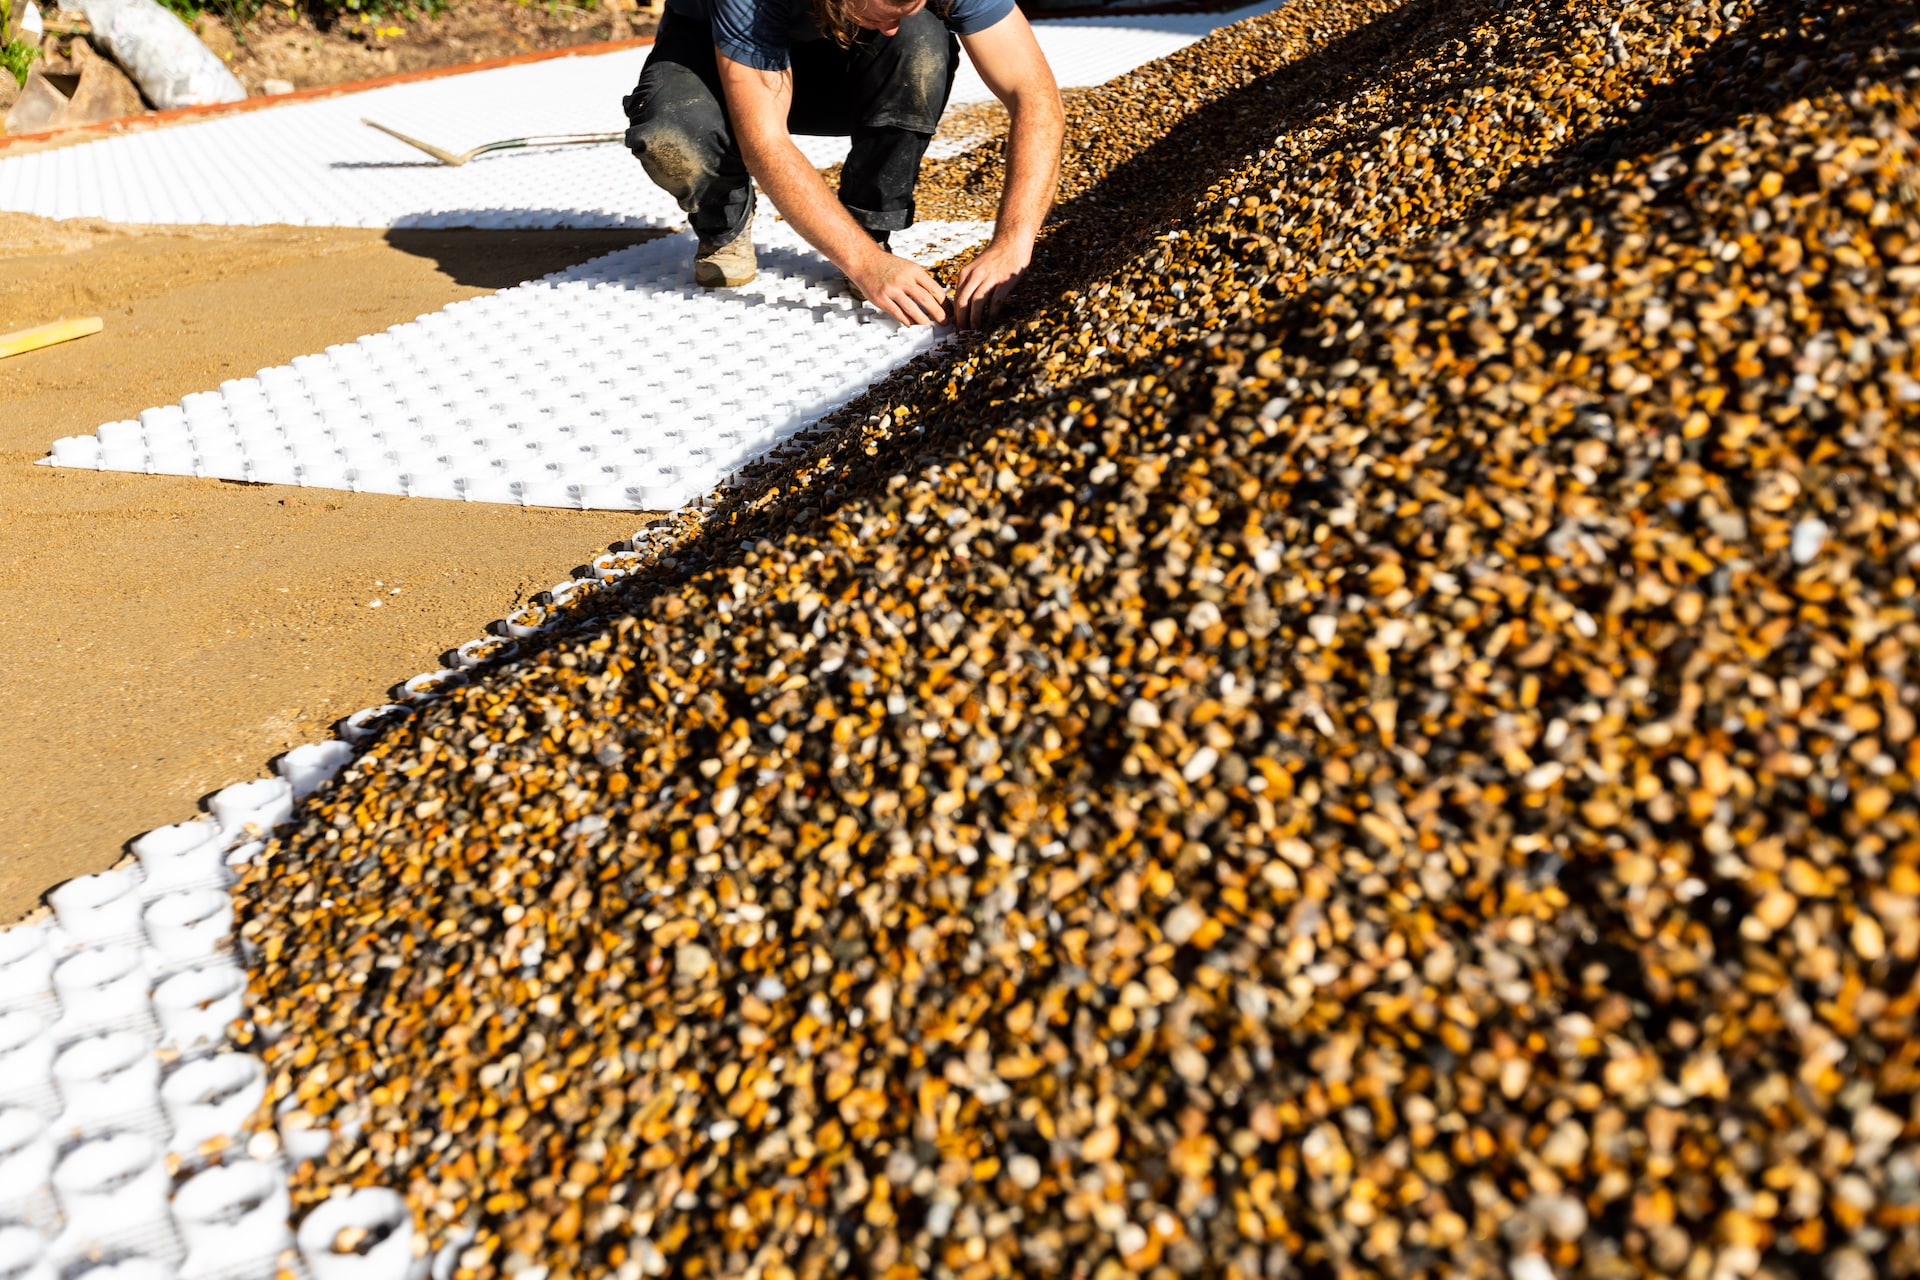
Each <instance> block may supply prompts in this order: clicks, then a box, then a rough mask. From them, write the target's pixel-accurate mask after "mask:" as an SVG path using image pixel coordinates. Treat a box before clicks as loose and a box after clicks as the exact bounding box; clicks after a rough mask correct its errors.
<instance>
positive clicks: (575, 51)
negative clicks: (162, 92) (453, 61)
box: [0, 36, 653, 151]
mask: <svg viewBox="0 0 1920 1280" xmlns="http://www.w3.org/2000/svg"><path fill="white" fill-rule="evenodd" d="M652 43H653V37H652V36H636V37H634V38H633V39H631V40H603V41H600V42H599V43H597V44H575V45H568V46H567V47H566V48H564V49H536V50H535V51H534V52H532V53H516V54H512V55H510V56H508V57H504V58H488V59H486V60H485V61H483V62H463V63H460V64H458V65H455V66H451V67H427V68H424V69H422V70H420V71H400V72H396V73H395V74H393V75H390V76H375V77H374V78H373V79H371V80H353V81H349V82H348V83H346V84H323V85H316V86H315V87H313V88H311V89H296V90H295V91H294V92H292V93H281V94H275V95H274V96H273V97H270V98H248V99H246V100H245V101H244V102H217V103H210V104H208V105H207V106H204V107H176V108H175V109H174V110H172V111H150V112H147V113H146V114H144V115H137V116H123V117H121V118H120V119H118V120H101V121H97V122H95V123H93V124H83V125H75V126H73V127H72V128H69V129H48V130H45V131H44V132H41V133H19V134H14V135H11V136H9V137H0V151H4V150H6V149H7V148H8V147H11V146H14V145H16V144H18V143H23V142H47V141H50V140H52V139H55V138H80V137H84V136H86V135H88V134H95V133H138V132H140V131H142V130H145V129H158V128H162V127H164V126H166V125H170V124H177V123H179V122H181V121H184V120H205V119H211V118H214V117H218V116H230V115H241V114H243V113H245V112H248V111H261V110H264V109H266V108H267V107H278V106H284V105H285V104H287V103H289V102H310V101H312V100H313V99H315V98H337V97H339V96H341V95H342V94H348V93H359V92H361V91H362V90H365V89H380V88H384V87H386V86H387V85H390V84H411V83H413V82H414V81H416V80H438V79H439V78H440V77H442V76H457V75H465V74H467V73H468V72H470V71H492V70H495V69H496V68H499V67H517V66H522V65H524V64H526V63H529V62H547V61H550V60H552V59H554V58H583V57H591V56H593V55H594V54H600V53H617V52H619V51H620V50H622V49H639V48H643V47H645V46H646V45H650V44H652Z"/></svg>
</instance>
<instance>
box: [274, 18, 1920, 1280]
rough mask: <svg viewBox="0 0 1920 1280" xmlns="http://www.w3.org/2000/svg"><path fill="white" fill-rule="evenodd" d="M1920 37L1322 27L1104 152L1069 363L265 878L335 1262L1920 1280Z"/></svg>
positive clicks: (823, 478)
mask: <svg viewBox="0 0 1920 1280" xmlns="http://www.w3.org/2000/svg"><path fill="white" fill-rule="evenodd" d="M1916 16H1917V15H1916V11H1915V9H1914V7H1913V6H1911V5H1896V6H1888V5H1879V6H1842V5H1826V4H1818V3H1813V2H1811V0H1779V2H1769V3H1743V2H1735V3H1731V4H1724V5H1713V6H1709V5H1706V4H1698V3H1695V4H1687V3H1682V2H1678V0H1675V2H1670V3H1638V4H1619V3H1602V2H1599V0H1563V2H1553V0H1510V2H1507V3H1493V2H1485V0H1480V2H1476V0H1462V2H1458V3H1444V4H1442V3H1431V4H1422V3H1410V4H1406V5H1404V6H1401V7H1399V8H1397V9H1395V8H1393V7H1392V6H1390V5H1386V4H1367V3H1353V4H1337V3H1316V2H1315V0H1296V3H1295V4H1293V5H1291V6H1289V7H1288V8H1287V9H1285V10H1282V11H1281V12H1280V13H1278V14H1276V15H1273V16H1272V17H1270V18H1264V19H1258V20H1255V21H1253V22H1251V23H1248V24H1244V25H1243V26H1241V27H1238V28H1235V29H1232V30H1229V31H1227V32H1223V33H1220V34H1218V35H1216V36H1215V37H1212V38H1210V39H1209V40H1207V41H1204V42H1202V43H1201V44H1198V45H1195V46H1193V47H1192V48H1190V49H1188V50H1186V51H1183V52H1182V53H1181V54H1179V55H1176V56H1175V57H1174V58H1172V59H1169V60H1167V62H1166V63H1165V64H1158V69H1154V68H1149V69H1147V70H1145V71H1143V72H1142V73H1138V74H1136V75H1135V76H1132V77H1129V78H1127V79H1126V80H1125V81H1123V82H1120V83H1118V84H1116V85H1113V86H1108V87H1105V88H1103V89H1101V90H1097V91H1095V92H1094V93H1093V94H1092V95H1088V96H1087V97H1086V98H1083V99H1082V102H1088V101H1098V102H1099V103H1102V104H1104V105H1102V106H1101V107H1100V108H1099V121H1098V123H1099V126H1100V130H1101V132H1100V134H1099V136H1098V137H1097V138H1096V139H1094V141H1093V142H1092V147H1094V148H1098V149H1099V151H1098V157H1097V158H1096V159H1088V160H1084V161H1076V162H1075V163H1076V164H1077V165H1079V166H1080V167H1078V168H1075V167H1072V166H1070V170H1069V194H1070V196H1071V198H1070V199H1069V201H1068V202H1067V203H1066V204H1065V205H1064V206H1063V208H1062V211H1061V217H1060V218H1059V220H1058V222H1057V223H1056V225H1055V228H1054V230H1053V232H1052V233H1051V235H1050V237H1049V239H1048V241H1047V243H1046V246H1045V248H1044V252H1043V255H1042V259H1041V263H1040V268H1039V270H1038V272H1037V276H1036V280H1035V282H1034V283H1033V285H1032V287H1031V288H1030V291H1029V294H1028V298H1029V301H1028V302H1027V303H1026V304H1025V306H1026V310H1025V311H1024V312H1023V313H1022V314H1020V315H1018V316H1016V317H1015V318H1014V319H1013V320H1012V321H1011V322H1009V323H1008V324H1006V325H1003V326H1002V327H1001V328H1000V329H999V330H997V331H995V332H993V333H991V334H989V335H986V336H984V337H981V338H976V339H973V340H970V341H969V342H967V343H964V344H961V345H959V346H957V347H955V348H951V349H949V350H947V351H945V352H943V353H939V354H937V355H936V356H933V357H930V358H928V359H926V360H923V361H922V362H921V363H920V364H919V365H917V366H915V367H913V368H911V369H909V370H908V371H906V372H904V373H903V374H901V375H898V376H896V377H895V378H894V379H892V380H891V381H889V382H888V383H886V384H883V385H882V386H880V387H878V388H876V389H875V390H874V391H873V392H871V393H870V394H869V395H868V396H867V397H866V398H864V399H863V400H862V401H860V402H858V403H857V404H855V405H854V406H852V407H851V408H850V409H849V410H848V411H847V412H845V413H844V414H842V415H840V416H839V417H837V418H836V419H835V420H834V421H832V422H830V423H828V424H826V426H825V427H823V428H822V429H821V430H820V431H819V432H817V433H815V434H814V435H813V436H812V437H810V440H809V442H808V443H807V445H806V447H805V448H804V449H795V450H790V451H788V452H787V453H785V454H784V455H783V456H782V458H781V459H780V460H779V461H778V463H777V464H774V465H769V466H767V467H765V468H762V469H761V470H760V471H759V472H758V473H756V475H754V476H753V477H750V478H749V479H748V481H747V482H746V483H743V484H742V485H741V486H740V487H739V488H738V489H737V490H735V491H733V492H732V493H730V494H729V495H727V496H726V497H725V499H724V500H723V501H722V502H720V503H719V504H718V505H717V506H716V507H715V508H713V509H712V510H711V511H709V512H707V513H705V514H704V515H702V516H701V517H699V518H687V519H683V520H680V521H677V522H665V523H663V524H662V525H661V526H659V527H658V528H657V529H654V530H651V531H649V536H648V538H647V539H645V540H644V544H643V545H644V546H645V547H646V548H648V549H649V550H650V552H651V553H652V554H653V555H654V558H653V559H652V560H651V562H650V563H649V564H648V566H647V567H646V568H644V569H642V570H641V571H640V572H638V573H636V574H635V575H634V576H633V577H631V578H629V579H625V580H623V581H622V582H621V583H619V584H618V585H616V586H613V587H610V588H608V589H606V590H603V591H600V592H598V593H597V594H594V595H592V596H590V597H587V598H586V599H585V602H584V604H581V605H579V606H577V607H576V608H575V610H574V613H573V617H572V621H571V623H570V628H571V629H569V630H567V631H565V632H563V633H562V634H561V635H560V636H559V637H557V638H555V639H553V640H552V641H551V642H550V643H548V644H547V645H546V646H545V647H544V648H542V649H540V650H539V651H538V652H536V653H533V654H531V655H528V656H523V657H520V658H517V659H515V660H513V661H511V662H506V663H503V664H501V665H498V666H496V667H494V668H492V669H490V670H487V671H485V672H484V673H483V674H482V675H481V676H480V677H479V678H478V679H477V680H476V681H475V683H474V684H473V685H471V686H469V687H467V688H464V689H461V690H458V691H455V692H453V693H451V694H449V695H448V696H446V697H445V698H444V699H443V700H441V701H439V702H438V703H436V704H434V705H432V706H431V707H429V708H428V709H426V710H424V711H423V712H421V713H420V714H419V715H417V716H414V717H412V718H410V719H407V720H405V721H404V722H402V723H399V724H397V725H395V726H394V727H393V728H391V729H390V730H388V731H387V732H386V734H385V735H384V736H383V737H382V738H381V739H380V740H379V741H378V742H377V744H376V745H374V746H373V747H372V748H371V749H370V750H369V752H368V753H367V755H366V756H365V757H364V758H363V759H362V760H361V761H359V762H358V763H357V764H355V765H354V766H352V767H351V768H350V769H349V770H348V771H347V773H346V774H345V775H343V777H342V779H341V780H340V781H339V782H338V783H337V784H336V785H334V786H333V787H331V788H329V789H327V790H325V791H323V792H321V793H320V794H319V795H318V796H317V797H316V798H315V799H314V800H313V801H312V802H310V803H309V804H308V805H307V806H306V807H305V808H304V809H303V810H302V812H301V814H300V822H301V825H300V826H299V827H298V829H297V830H296V831H295V832H294V834H292V835H291V836H290V837H288V838H286V839H284V840H282V841H281V842H280V843H279V844H278V845H277V846H276V847H275V848H274V849H273V850H272V851H271V853H270V856H269V857H268V858H266V859H265V860H263V861H262V862H259V863H257V864H256V865H255V867H254V868H252V869H250V870H249V872H248V875H247V878H246V880H245V881H244V883H243V884H242V886H241V890H240V893H241V911H242V918H243V921H244V925H243V933H244V936H245V937H246V938H247V939H249V941H250V942H251V943H252V944H254V945H255V946H256V947H258V949H259V957H258V963H257V965H256V976H255V981H254V986H253V998H254V1002H255V1013H256V1016H257V1019H258V1021H259V1024H260V1027H261V1031H262V1040H263V1043H265V1052H266V1054H267V1057H268V1061H269V1064H270V1069H271V1071H272V1079H273V1090H272V1095H273V1098H274V1100H275V1101H276V1102H277V1103H278V1104H279V1105H280V1106H282V1107H286V1108H294V1109H297V1110H299V1111H301V1112H304V1113H305V1114H306V1116H311V1117H312V1118H313V1119H314V1120H316V1121H318V1122H319V1123H322V1124H326V1125H332V1126H336V1127H339V1128H340V1129H341V1130H342V1131H343V1132H344V1133H347V1134H350V1135H351V1137H350V1139H343V1140H341V1141H339V1142H337V1143H336V1144H335V1146H334V1148H333V1150H332V1151H331V1152H330V1153H329V1154H328V1155H327V1156H326V1157H325V1159H324V1160H322V1161H320V1162H317V1163H316V1164H313V1165H310V1166H306V1167H304V1168H303V1169H302V1170H301V1171H300V1173H299V1175H298V1177H297V1179H296V1196H297V1197H298V1198H299V1199H300V1200H301V1202H302V1203H312V1202H313V1201H314V1200H315V1199H317V1198H318V1197H320V1196H323V1195H325V1194H326V1193H327V1192H328V1190H330V1189H331V1188H334V1187H337V1186H340V1185H344V1184H386V1185H391V1186H394V1187H396V1188H399V1189H402V1190H404V1191H405V1192H406V1193H407V1195H408V1198H409V1200H410V1202H411V1203H412V1205H413V1206H414V1208H415V1211H416V1213H417V1214H418V1215H419V1217H420V1220H421V1222H422V1224H423V1225H424V1227H425V1228H426V1229H427V1232H428V1234H429V1235H430V1236H431V1237H432V1238H433V1239H434V1240H436V1241H442V1240H447V1239H458V1240H464V1241H465V1244H464V1246H463V1248H462V1250H461V1251H460V1252H459V1253H458V1258H457V1261H458V1264H459V1265H458V1271H459V1273H460V1274H462V1275H471V1276H476V1277H479V1276H495V1275H516V1274H518V1275H540V1274H544V1275H545V1276H546V1277H551V1278H554V1280H557V1278H558V1277H564V1276H583V1275H601V1274H608V1273H612V1274H616V1275H620V1276H626V1277H632V1276H638V1275H665V1274H674V1275H687V1276H694V1275H762V1276H766V1277H788V1276H826V1275H836V1276H837V1275H843V1274H861V1275H876V1276H877V1275H883V1274H885V1275H900V1276H905V1275H912V1274H938V1275H953V1276H966V1277H975V1276H978V1277H986V1276H992V1275H1010V1274H1040V1273H1057V1272H1067V1271H1071V1272H1072V1273H1073V1274H1079V1275H1089V1276H1099V1277H1105V1276H1117V1275H1122V1274H1133V1273H1141V1272H1144V1273H1151V1274H1160V1275H1188V1274H1194V1275H1238V1276H1246V1277H1254V1276H1274V1277H1279V1276H1290V1275H1296V1274H1297V1275H1307V1276H1349V1275H1351V1276H1358V1275H1375V1274H1377V1275H1385V1276H1441V1275H1445V1276H1449V1277H1456V1276H1488V1277H1494V1276H1507V1277H1516V1278H1524V1280H1545V1278H1546V1277H1549V1276H1555V1275H1560V1276H1576V1275H1577V1276H1592V1277H1623V1278H1624V1277H1629V1276H1647V1275H1676V1274H1685V1275H1688V1276H1697V1277H1702V1278H1712V1280H1720V1278H1722V1277H1726V1278H1732V1277H1746V1276H1762V1275H1766V1276H1776V1277H1789V1276H1803V1275H1804V1276H1813V1275H1825V1276H1834V1277H1840V1276H1845V1277H1856V1276H1869V1275H1896V1276H1897V1275H1914V1274H1920V1149H1917V1148H1916V1145H1915V1141H1914V1138H1915V1133H1916V1128H1915V1124H1914V1117H1913V1105H1912V1095H1913V1092H1914V1090H1915V1088H1916V1085H1920V1071H1917V1070H1916V1066H1915V1062H1916V1052H1920V1051H1916V1049H1915V1047H1914V1046H1915V1045H1916V1043H1920V1040H1916V1037H1915V1030H1916V1028H1915V1025H1914V1023H1915V1008H1916V1004H1920V997H1917V996H1916V994H1915V988H1914V975H1915V964H1916V961H1917V960H1920V907H1916V905H1915V904H1916V902H1917V901H1920V896H1917V895H1920V805H1916V803H1915V788H1914V779H1915V775H1916V772H1920V739H1917V738H1916V735H1915V732H1914V730H1915V715H1916V704H1917V703H1920V682H1917V681H1916V678H1915V677H1916V674H1920V673H1917V672H1916V664H1920V658H1916V656H1915V655H1916V654H1920V618H1917V617H1916V611H1915V580H1914V578H1915V565H1916V563H1917V562H1920V513H1917V512H1916V504H1915V485H1916V483H1920V432H1917V431H1916V427H1917V426H1920V423H1917V422H1916V405H1920V370H1917V369H1916V367H1915V362H1914V342H1915V339H1916V336H1920V335H1917V334H1916V330H1920V213H1917V211H1916V208H1917V205H1920V201H1916V198H1915V197H1916V186H1915V184H1916V173H1917V170H1916V146H1915V141H1914V136H1913V135H1914V129H1915V124H1916V118H1917V117H1920V113H1917V112H1916V106H1917V105H1920V93H1917V91H1916V83H1920V68H1916V63H1915V59H1916V57H1917V56H1920V55H1916V53H1915V50H1916V49H1920V26H1916V25H1915V19H1916ZM1169 86H1171V87H1169ZM1076 119H1078V120H1080V126H1079V132H1078V133H1077V134H1076V135H1075V136H1076V140H1077V142H1086V141H1088V137H1089V135H1088V132H1087V130H1088V118H1087V117H1085V116H1082V115H1076ZM1076 150H1079V151H1080V154H1081V155H1083V156H1085V155H1087V154H1089V152H1088V151H1087V150H1084V149H1079V148H1076ZM978 161H979V157H977V156H976V157H974V158H973V159H972V160H971V161H969V162H968V163H977V162H978ZM301 1122H304V1117H303V1119H302V1120H301V1121H296V1123H301ZM464 1231H471V1232H473V1233H474V1234H472V1235H471V1236H467V1235H464V1234H456V1233H460V1232H464ZM529 1268H535V1269H536V1270H534V1271H531V1272H530V1271H529V1270H528V1269H529ZM537 1268H545V1271H544V1273H541V1272H539V1271H538V1270H537Z"/></svg>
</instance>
